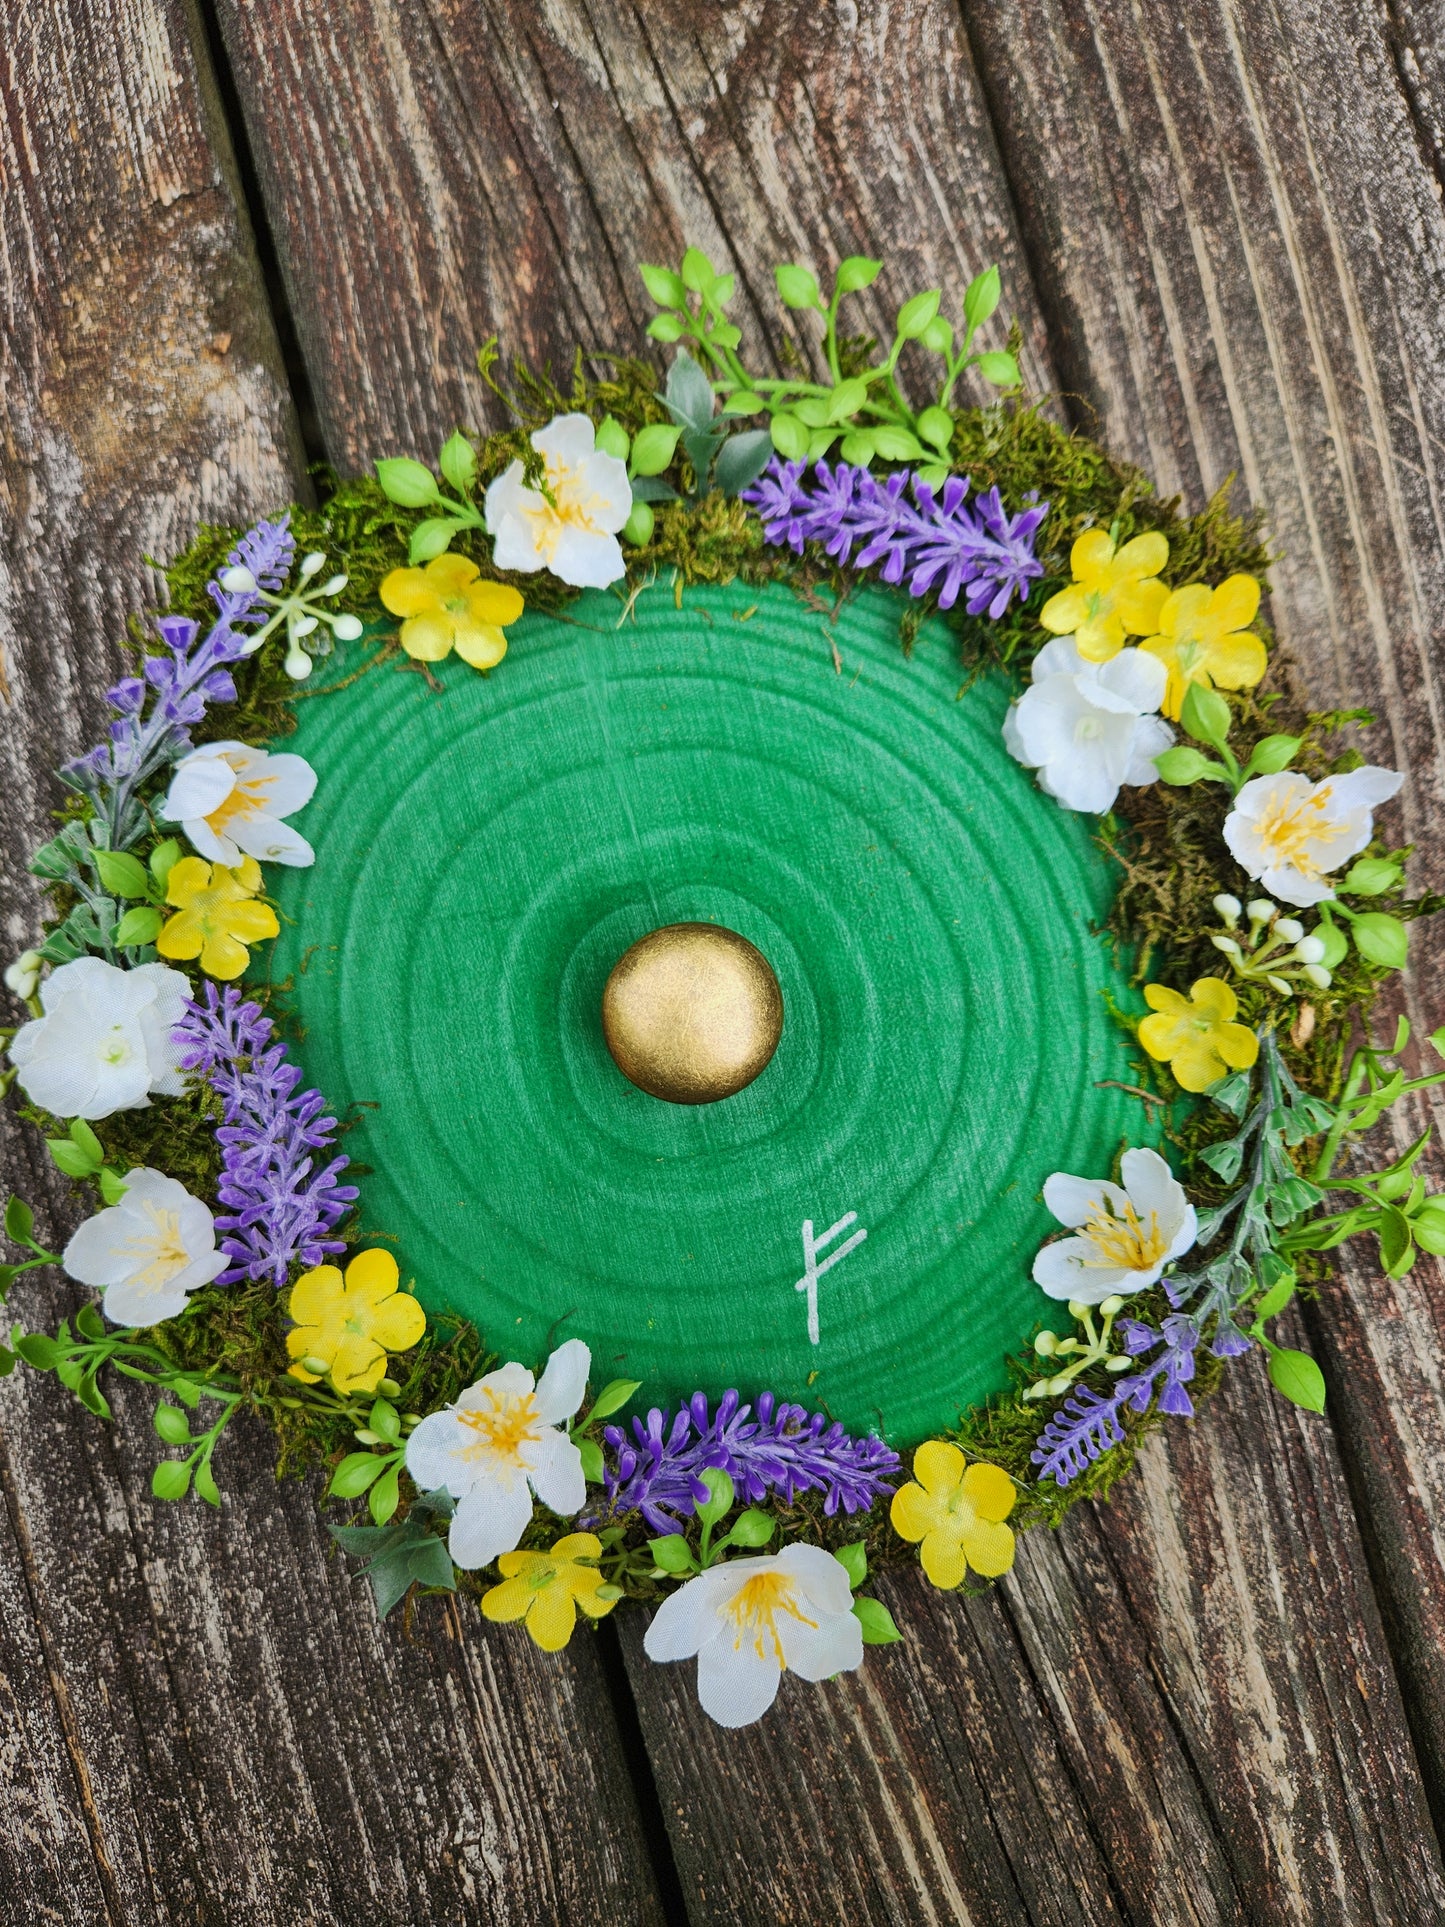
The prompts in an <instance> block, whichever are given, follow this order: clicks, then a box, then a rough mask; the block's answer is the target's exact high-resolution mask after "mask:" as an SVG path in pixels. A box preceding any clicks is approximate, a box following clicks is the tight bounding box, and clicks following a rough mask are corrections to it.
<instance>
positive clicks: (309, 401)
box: [195, 0, 331, 472]
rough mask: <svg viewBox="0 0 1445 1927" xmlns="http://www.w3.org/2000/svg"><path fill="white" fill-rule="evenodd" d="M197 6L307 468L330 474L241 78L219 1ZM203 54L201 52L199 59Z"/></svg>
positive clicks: (199, 1) (208, 0)
mask: <svg viewBox="0 0 1445 1927" xmlns="http://www.w3.org/2000/svg"><path fill="white" fill-rule="evenodd" d="M195 6H196V13H197V17H198V18H199V20H200V23H201V31H202V33H203V35H204V37H205V47H204V52H205V53H206V55H207V57H208V59H209V61H210V68H211V78H212V80H213V81H214V83H215V87H216V94H217V97H218V100H219V103H220V108H221V114H222V118H223V119H224V121H225V125H226V134H227V136H228V138H229V140H230V143H231V153H232V156H233V157H234V160H235V166H236V187H237V195H238V199H239V201H240V209H241V212H242V213H243V215H244V216H245V219H246V220H247V221H248V222H249V223H250V227H251V236H252V239H253V241H254V242H255V247H256V260H257V264H258V265H259V267H260V270H261V283H262V286H263V288H264V289H265V294H266V303H267V306H268V307H269V308H270V310H271V321H272V325H273V327H274V328H275V330H276V340H277V342H278V344H279V346H280V350H281V366H282V369H283V371H284V372H285V376H286V385H287V387H288V388H289V389H290V391H291V405H292V407H293V408H294V409H295V411H296V421H297V426H298V428H299V430H300V434H301V447H302V450H303V452H304V454H305V456H306V467H307V470H308V472H314V471H316V470H326V469H329V468H330V466H331V464H330V462H329V460H328V459H327V454H326V445H325V443H324V441H323V440H322V436H321V424H320V421H319V419H318V418H317V414H316V396H315V393H314V391H313V389H312V385H311V371H310V369H309V368H308V367H307V366H306V357H305V356H304V355H303V354H302V352H301V342H300V338H299V336H298V335H297V332H296V316H295V314H294V313H293V311H292V307H291V297H290V295H289V293H288V292H287V288H286V276H285V273H284V271H283V269H282V267H281V256H280V252H279V250H278V249H277V246H276V236H275V234H274V233H273V232H272V228H271V216H270V214H269V213H268V211H267V208H266V199H265V196H264V195H263V194H262V192H261V183H260V179H259V176H258V175H257V172H256V157H255V154H254V153H253V152H252V149H251V136H250V134H249V132H248V131H247V128H246V116H245V114H244V113H243V111H242V108H241V96H240V94H239V92H238V91H237V88H236V76H235V74H234V73H233V71H232V69H231V57H230V55H229V54H228V53H227V51H226V42H225V39H224V37H223V36H222V33H221V23H220V21H219V20H218V19H217V18H216V8H215V0H195ZM201 51H202V50H201V49H199V48H198V49H197V53H198V54H199V53H200V52H201Z"/></svg>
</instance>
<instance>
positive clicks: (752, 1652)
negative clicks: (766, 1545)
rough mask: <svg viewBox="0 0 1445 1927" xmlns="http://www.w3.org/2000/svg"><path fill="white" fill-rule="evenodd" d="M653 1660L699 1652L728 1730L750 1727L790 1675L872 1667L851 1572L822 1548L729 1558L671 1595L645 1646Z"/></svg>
mask: <svg viewBox="0 0 1445 1927" xmlns="http://www.w3.org/2000/svg"><path fill="white" fill-rule="evenodd" d="M642 1646H643V1651H644V1652H645V1653H646V1654H647V1656H648V1658H649V1659H657V1660H666V1659H691V1658H692V1657H693V1655H694V1654H696V1655H697V1697H698V1701H699V1703H700V1704H701V1706H702V1710H703V1711H704V1712H705V1713H708V1714H711V1716H712V1718H713V1719H715V1720H716V1721H717V1723H718V1725H719V1726H748V1725H750V1724H751V1723H752V1721H754V1720H757V1719H761V1718H762V1716H763V1714H764V1713H766V1712H767V1710H768V1708H769V1707H770V1706H771V1705H772V1703H773V1701H774V1700H775V1699H776V1698H777V1696H778V1682H779V1680H780V1679H781V1678H782V1676H783V1672H784V1669H785V1668H787V1669H791V1671H793V1672H795V1673H797V1674H798V1676H799V1677H800V1678H801V1679H808V1680H818V1679H830V1678H831V1677H832V1675H833V1674H834V1673H851V1672H854V1671H856V1669H857V1668H858V1667H859V1666H861V1665H862V1664H863V1629H862V1627H861V1626H860V1625H859V1623H858V1621H857V1619H856V1618H855V1617H854V1614H853V1590H852V1587H851V1586H850V1585H849V1583H848V1575H847V1573H846V1572H845V1571H844V1570H843V1568H842V1566H841V1565H840V1564H839V1563H838V1561H837V1560H836V1559H835V1558H834V1557H833V1555H832V1553H831V1552H824V1550H823V1548H822V1547H821V1546H805V1545H791V1546H787V1547H785V1548H784V1550H783V1551H782V1552H779V1553H775V1554H769V1555H764V1556H762V1557H760V1558H756V1559H728V1560H725V1561H724V1562H723V1563H722V1564H721V1565H716V1566H712V1567H710V1568H709V1569H708V1571H706V1572H702V1573H699V1574H698V1576H697V1577H696V1578H695V1579H689V1580H688V1582H687V1584H686V1585H685V1586H680V1587H679V1588H678V1590H677V1591H676V1592H675V1593H673V1594H672V1596H671V1598H669V1599H665V1600H664V1601H663V1602H662V1605H661V1606H660V1607H659V1608H658V1611H657V1616H656V1617H655V1618H654V1620H653V1622H652V1624H651V1625H650V1626H649V1627H648V1629H647V1637H646V1638H645V1639H644V1640H643V1642H642Z"/></svg>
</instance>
